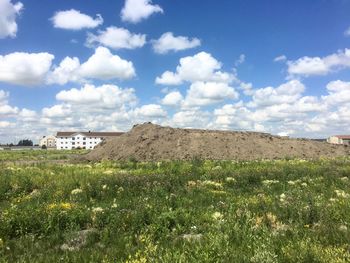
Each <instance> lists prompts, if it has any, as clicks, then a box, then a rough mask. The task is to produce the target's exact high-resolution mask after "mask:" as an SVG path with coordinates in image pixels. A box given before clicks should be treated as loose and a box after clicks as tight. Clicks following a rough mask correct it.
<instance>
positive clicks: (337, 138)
mask: <svg viewBox="0 0 350 263" xmlns="http://www.w3.org/2000/svg"><path fill="white" fill-rule="evenodd" d="M327 142H329V143H334V144H344V145H350V135H334V136H330V137H329V138H328V139H327Z"/></svg>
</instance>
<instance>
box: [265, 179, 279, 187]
mask: <svg viewBox="0 0 350 263" xmlns="http://www.w3.org/2000/svg"><path fill="white" fill-rule="evenodd" d="M279 182H280V181H278V180H264V181H262V183H263V185H267V186H269V185H271V184H277V183H279Z"/></svg>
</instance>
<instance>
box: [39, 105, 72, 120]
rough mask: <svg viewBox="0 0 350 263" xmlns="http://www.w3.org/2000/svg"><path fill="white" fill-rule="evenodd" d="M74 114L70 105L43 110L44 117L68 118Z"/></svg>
mask: <svg viewBox="0 0 350 263" xmlns="http://www.w3.org/2000/svg"><path fill="white" fill-rule="evenodd" d="M71 113H72V109H71V107H70V106H69V105H62V104H60V105H55V106H52V107H45V108H43V109H42V115H43V117H49V118H58V117H66V116H68V115H69V114H71Z"/></svg>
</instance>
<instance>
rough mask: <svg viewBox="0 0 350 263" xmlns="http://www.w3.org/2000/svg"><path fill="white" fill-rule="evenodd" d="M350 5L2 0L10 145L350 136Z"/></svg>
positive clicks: (332, 1)
mask: <svg viewBox="0 0 350 263" xmlns="http://www.w3.org/2000/svg"><path fill="white" fill-rule="evenodd" d="M349 12H350V0H310V1H305V0H284V1H280V0H265V1H261V0H234V1H233V0H220V1H214V0H201V1H197V0H176V1H169V0H109V1H101V0H100V1H98V0H75V1H72V0H70V1H69V0H60V1H52V0H41V1H35V0H20V1H17V0H0V143H11V142H18V141H19V140H20V139H24V138H29V139H32V140H34V141H35V142H37V141H38V140H39V139H40V138H41V137H42V136H44V135H49V134H56V132H57V131H72V130H74V131H87V130H91V131H128V130H129V129H130V128H131V127H132V126H133V125H135V124H139V123H143V122H153V123H157V124H160V125H165V126H172V127H183V128H203V129H220V130H247V131H257V132H267V133H272V134H276V135H282V136H291V137H307V138H326V137H328V136H330V135H333V134H349V133H350V17H349Z"/></svg>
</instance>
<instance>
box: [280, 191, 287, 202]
mask: <svg viewBox="0 0 350 263" xmlns="http://www.w3.org/2000/svg"><path fill="white" fill-rule="evenodd" d="M285 199H286V194H285V193H283V194H280V201H281V202H284V201H285Z"/></svg>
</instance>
